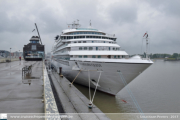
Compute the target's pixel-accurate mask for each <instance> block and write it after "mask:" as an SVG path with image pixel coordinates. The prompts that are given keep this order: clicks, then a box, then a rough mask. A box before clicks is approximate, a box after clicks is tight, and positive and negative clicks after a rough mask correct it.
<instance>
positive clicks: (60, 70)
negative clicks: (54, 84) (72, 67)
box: [59, 67, 62, 75]
mask: <svg viewBox="0 0 180 120" xmlns="http://www.w3.org/2000/svg"><path fill="white" fill-rule="evenodd" d="M61 72H62V67H59V75H61Z"/></svg>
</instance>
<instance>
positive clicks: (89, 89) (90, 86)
mask: <svg viewBox="0 0 180 120" xmlns="http://www.w3.org/2000/svg"><path fill="white" fill-rule="evenodd" d="M88 77H89V100H90V103H92V102H91V83H90V79H91V78H90V73H89V70H88Z"/></svg>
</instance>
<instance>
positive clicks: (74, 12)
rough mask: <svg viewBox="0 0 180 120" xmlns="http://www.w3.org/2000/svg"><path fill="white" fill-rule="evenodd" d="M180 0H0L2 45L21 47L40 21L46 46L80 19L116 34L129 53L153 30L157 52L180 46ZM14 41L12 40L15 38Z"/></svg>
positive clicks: (154, 46) (84, 25)
mask: <svg viewBox="0 0 180 120" xmlns="http://www.w3.org/2000/svg"><path fill="white" fill-rule="evenodd" d="M179 6H180V2H179V0H173V1H169V0H146V1H144V0H135V1H132V0H111V1H109V0H94V1H93V0H76V1H75V0H53V1H49V0H38V1H37V0H26V1H22V0H13V1H12V0H0V16H1V17H0V49H7V50H8V49H9V47H12V48H13V49H12V50H15V51H18V50H19V49H20V48H21V49H22V48H23V46H24V45H25V44H27V43H28V42H29V39H30V38H31V36H32V35H37V33H36V32H33V33H32V30H33V29H34V28H35V26H34V23H37V25H38V29H39V32H40V34H41V38H42V42H43V44H45V46H46V52H47V51H50V50H51V47H52V45H53V43H54V37H55V36H56V35H58V34H61V32H62V30H63V29H67V27H68V26H67V24H68V23H72V22H73V21H75V20H77V19H78V20H80V24H81V27H88V26H89V21H90V20H91V21H92V22H91V23H92V26H93V27H94V28H97V29H100V30H102V31H104V32H107V33H108V34H115V35H116V37H117V43H118V44H119V45H120V46H121V47H122V48H124V49H125V50H126V51H127V52H128V53H129V54H137V53H140V52H141V44H142V36H143V34H144V33H145V32H146V31H147V32H148V34H149V37H150V39H151V51H152V52H153V53H160V52H163V53H173V52H179V53H180V49H179V46H180V44H179V32H180V22H179V21H180V13H179V11H180V7H179ZM10 43H11V44H10Z"/></svg>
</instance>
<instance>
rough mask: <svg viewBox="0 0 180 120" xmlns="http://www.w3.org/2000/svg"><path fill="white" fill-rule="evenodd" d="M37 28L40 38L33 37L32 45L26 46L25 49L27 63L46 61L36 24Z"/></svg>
mask: <svg viewBox="0 0 180 120" xmlns="http://www.w3.org/2000/svg"><path fill="white" fill-rule="evenodd" d="M35 26H36V30H37V33H38V35H39V36H32V38H31V39H30V40H29V41H30V43H29V44H27V45H24V47H23V57H24V59H25V60H26V61H37V60H43V59H44V55H45V50H44V45H42V41H41V37H40V34H39V31H38V27H37V25H36V23H35ZM34 30H35V29H34ZM34 30H33V31H34ZM40 42H41V44H40Z"/></svg>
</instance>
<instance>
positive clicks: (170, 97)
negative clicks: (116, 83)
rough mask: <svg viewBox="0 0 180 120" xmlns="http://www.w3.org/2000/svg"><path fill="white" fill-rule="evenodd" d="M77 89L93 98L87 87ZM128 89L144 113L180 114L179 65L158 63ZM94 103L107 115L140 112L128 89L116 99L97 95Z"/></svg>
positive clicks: (165, 62) (157, 61)
mask: <svg viewBox="0 0 180 120" xmlns="http://www.w3.org/2000/svg"><path fill="white" fill-rule="evenodd" d="M75 86H76V87H77V88H78V89H79V90H80V91H81V92H82V93H83V94H84V95H85V96H86V97H87V98H89V94H88V93H89V91H88V88H87V87H83V86H81V85H78V84H75ZM127 87H128V88H129V89H130V90H131V91H132V94H133V96H134V97H135V99H136V101H137V103H138V104H139V106H140V108H141V109H142V112H143V113H180V93H179V92H180V62H179V61H173V62H172V61H163V60H156V61H154V64H153V65H151V66H150V67H149V68H148V69H146V70H145V71H144V72H143V73H141V75H139V76H138V77H137V78H135V79H134V80H133V81H132V82H131V83H130V84H129V85H128V86H127ZM91 92H93V90H91ZM122 100H125V101H126V102H127V103H125V102H123V101H122ZM93 103H94V104H95V105H96V106H97V107H99V108H100V109H101V111H102V112H104V113H138V112H139V111H138V109H137V108H136V106H135V104H134V102H133V100H132V99H131V97H130V95H129V93H128V91H127V89H126V88H124V89H122V90H121V91H120V92H119V93H118V94H117V95H116V96H115V97H114V96H111V95H107V94H105V93H102V92H99V91H97V93H96V96H95V99H94V102H93Z"/></svg>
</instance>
